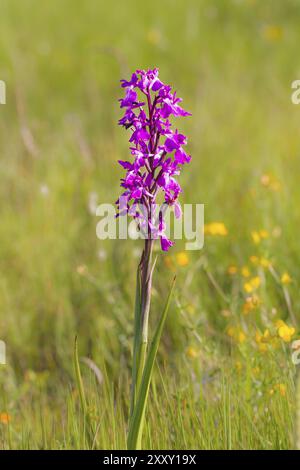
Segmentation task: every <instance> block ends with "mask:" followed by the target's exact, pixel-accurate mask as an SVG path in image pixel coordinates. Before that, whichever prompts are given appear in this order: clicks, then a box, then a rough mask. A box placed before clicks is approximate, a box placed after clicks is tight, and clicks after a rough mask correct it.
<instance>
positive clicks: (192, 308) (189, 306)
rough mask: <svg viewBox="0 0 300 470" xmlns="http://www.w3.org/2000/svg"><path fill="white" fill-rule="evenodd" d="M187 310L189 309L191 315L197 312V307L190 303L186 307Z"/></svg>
mask: <svg viewBox="0 0 300 470" xmlns="http://www.w3.org/2000/svg"><path fill="white" fill-rule="evenodd" d="M186 311H187V312H188V313H189V314H190V315H194V314H195V307H194V305H192V304H188V305H187V307H186Z"/></svg>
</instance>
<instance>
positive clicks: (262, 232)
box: [258, 230, 269, 238]
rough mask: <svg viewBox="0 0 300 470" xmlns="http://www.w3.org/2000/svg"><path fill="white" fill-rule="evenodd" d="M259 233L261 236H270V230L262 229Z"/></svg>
mask: <svg viewBox="0 0 300 470" xmlns="http://www.w3.org/2000/svg"><path fill="white" fill-rule="evenodd" d="M258 233H259V236H260V238H269V232H268V230H260V231H259V232H258Z"/></svg>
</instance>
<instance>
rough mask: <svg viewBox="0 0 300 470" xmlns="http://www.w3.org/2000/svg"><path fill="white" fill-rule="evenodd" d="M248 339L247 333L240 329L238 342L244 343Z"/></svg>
mask: <svg viewBox="0 0 300 470" xmlns="http://www.w3.org/2000/svg"><path fill="white" fill-rule="evenodd" d="M245 341H246V335H245V333H244V332H243V331H242V330H239V331H238V333H237V342H238V343H244V342H245Z"/></svg>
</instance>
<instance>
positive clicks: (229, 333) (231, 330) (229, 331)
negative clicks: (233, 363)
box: [226, 326, 235, 338]
mask: <svg viewBox="0 0 300 470" xmlns="http://www.w3.org/2000/svg"><path fill="white" fill-rule="evenodd" d="M226 333H227V334H228V336H230V338H233V337H234V334H235V328H234V327H233V326H229V327H228V328H227V330H226Z"/></svg>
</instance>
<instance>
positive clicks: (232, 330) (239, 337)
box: [226, 326, 247, 344]
mask: <svg viewBox="0 0 300 470" xmlns="http://www.w3.org/2000/svg"><path fill="white" fill-rule="evenodd" d="M226 333H227V335H228V336H229V337H230V338H232V339H234V340H235V341H236V342H237V343H241V344H242V343H244V342H245V341H246V339H247V337H246V334H245V332H244V331H243V330H242V329H241V328H238V327H233V326H229V327H228V328H227V330H226Z"/></svg>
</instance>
